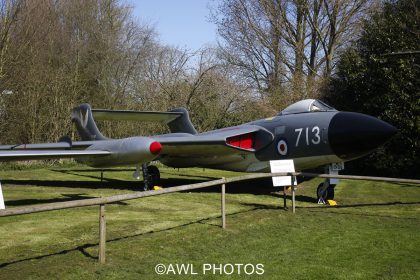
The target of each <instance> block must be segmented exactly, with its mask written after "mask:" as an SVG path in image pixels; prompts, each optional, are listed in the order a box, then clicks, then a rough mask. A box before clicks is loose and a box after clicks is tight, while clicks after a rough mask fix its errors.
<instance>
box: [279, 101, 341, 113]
mask: <svg viewBox="0 0 420 280" xmlns="http://www.w3.org/2000/svg"><path fill="white" fill-rule="evenodd" d="M327 111H337V110H335V109H334V108H333V107H331V106H329V105H327V104H325V103H324V102H322V101H321V100H318V99H305V100H301V101H299V102H296V103H294V104H292V105H290V106H288V107H287V108H286V109H284V110H283V111H281V112H280V114H279V115H288V114H301V113H309V112H327Z"/></svg>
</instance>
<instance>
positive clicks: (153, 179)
mask: <svg viewBox="0 0 420 280" xmlns="http://www.w3.org/2000/svg"><path fill="white" fill-rule="evenodd" d="M141 167H142V173H143V181H144V187H143V189H144V190H145V191H147V190H151V189H153V186H156V185H158V184H159V181H160V172H159V169H158V168H157V167H156V166H154V165H148V164H147V163H144V164H142V166H141ZM133 177H134V178H136V179H140V172H139V166H137V167H136V171H135V172H134V174H133Z"/></svg>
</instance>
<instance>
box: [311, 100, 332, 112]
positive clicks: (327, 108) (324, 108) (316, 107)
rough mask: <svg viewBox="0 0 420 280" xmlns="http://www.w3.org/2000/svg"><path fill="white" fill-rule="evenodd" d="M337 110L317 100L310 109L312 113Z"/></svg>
mask: <svg viewBox="0 0 420 280" xmlns="http://www.w3.org/2000/svg"><path fill="white" fill-rule="evenodd" d="M334 110H335V109H334V108H333V107H331V106H329V105H327V104H325V103H324V102H322V101H321V100H315V101H314V102H313V103H312V105H311V108H310V111H311V112H319V111H334Z"/></svg>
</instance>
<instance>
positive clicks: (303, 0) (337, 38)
mask: <svg viewBox="0 0 420 280" xmlns="http://www.w3.org/2000/svg"><path fill="white" fill-rule="evenodd" d="M372 3H373V2H372V1H368V0H274V1H273V0H224V1H222V2H221V3H220V5H219V6H218V7H217V9H215V10H214V11H213V20H214V22H215V23H216V24H217V25H218V32H219V35H220V37H221V42H220V49H221V54H222V57H223V58H224V60H225V61H227V62H228V63H230V64H231V65H234V66H236V67H237V69H238V70H239V71H240V72H241V73H242V75H244V76H245V77H247V78H248V79H249V81H251V82H252V84H253V85H254V86H255V87H256V88H257V89H258V90H259V91H261V92H263V93H264V94H265V95H266V96H268V97H271V101H272V102H274V104H276V105H279V104H284V103H290V102H291V101H294V100H296V99H300V98H304V97H309V96H315V95H316V94H317V88H318V85H319V83H321V82H322V81H323V79H325V78H328V77H330V76H331V74H332V73H333V71H334V67H335V62H336V60H337V57H338V54H339V50H340V49H341V48H343V46H345V45H346V44H348V42H349V41H351V40H352V39H353V38H354V37H355V36H356V35H357V33H358V29H357V24H358V23H359V22H360V19H361V17H363V16H364V14H365V12H366V10H367V9H368V8H369V7H371V4H372Z"/></svg>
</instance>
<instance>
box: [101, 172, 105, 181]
mask: <svg viewBox="0 0 420 280" xmlns="http://www.w3.org/2000/svg"><path fill="white" fill-rule="evenodd" d="M103 180H104V171H103V170H101V183H102V181H103Z"/></svg>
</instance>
